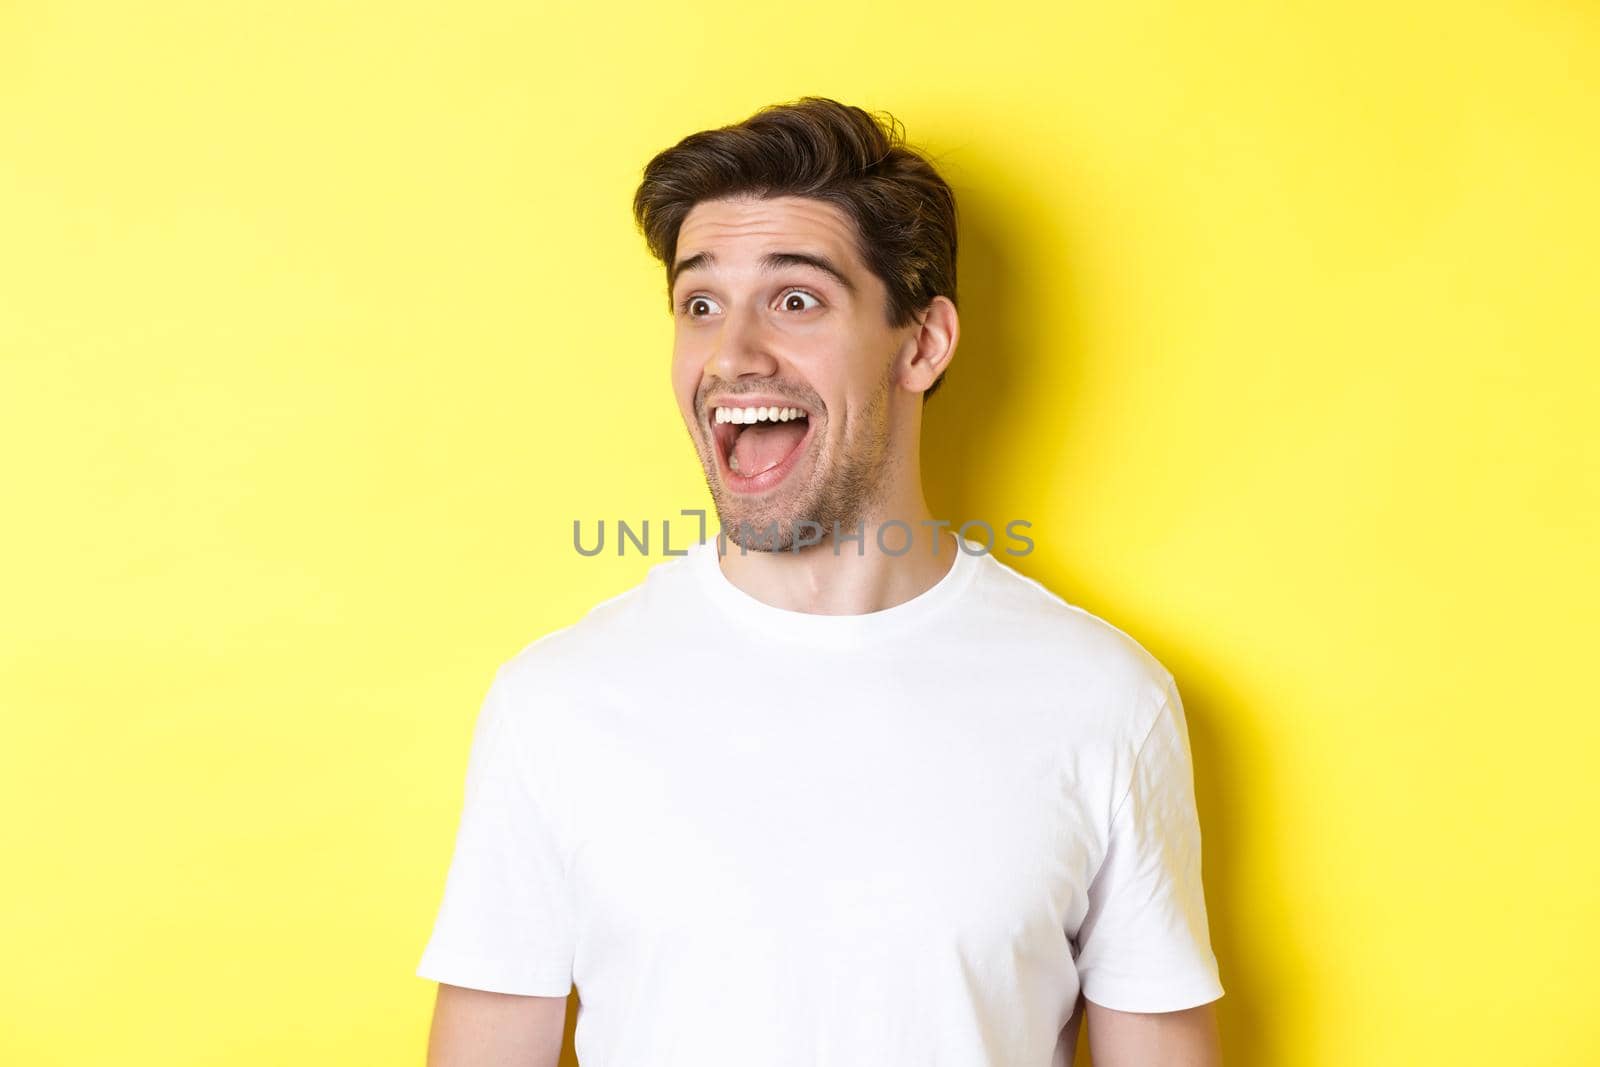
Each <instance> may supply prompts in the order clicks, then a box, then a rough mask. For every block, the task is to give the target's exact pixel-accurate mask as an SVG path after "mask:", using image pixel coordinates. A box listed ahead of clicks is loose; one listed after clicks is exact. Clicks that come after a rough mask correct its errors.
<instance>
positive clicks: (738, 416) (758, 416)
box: [715, 408, 805, 422]
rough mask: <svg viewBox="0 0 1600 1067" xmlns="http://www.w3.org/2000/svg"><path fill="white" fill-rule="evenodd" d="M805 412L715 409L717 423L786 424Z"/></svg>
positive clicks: (798, 410)
mask: <svg viewBox="0 0 1600 1067" xmlns="http://www.w3.org/2000/svg"><path fill="white" fill-rule="evenodd" d="M804 414H805V412H804V411H802V410H800V409H799V408H717V416H716V420H715V421H717V422H788V421H789V420H790V419H798V418H800V417H801V416H802V415H804Z"/></svg>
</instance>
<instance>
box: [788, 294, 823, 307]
mask: <svg viewBox="0 0 1600 1067" xmlns="http://www.w3.org/2000/svg"><path fill="white" fill-rule="evenodd" d="M807 300H810V301H811V303H810V304H807V303H806V302H805V301H807ZM821 305H822V301H820V300H818V299H817V298H816V297H814V296H812V295H811V294H810V293H808V292H806V291H805V290H803V289H791V290H789V291H788V292H787V293H784V294H783V310H785V311H809V310H811V309H812V308H814V307H820V306H821Z"/></svg>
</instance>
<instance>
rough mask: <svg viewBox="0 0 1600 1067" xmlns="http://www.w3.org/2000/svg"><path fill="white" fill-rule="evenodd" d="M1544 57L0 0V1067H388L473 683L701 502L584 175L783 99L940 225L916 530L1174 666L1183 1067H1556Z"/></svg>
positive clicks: (1571, 600) (705, 19)
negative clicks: (1184, 949)
mask: <svg viewBox="0 0 1600 1067" xmlns="http://www.w3.org/2000/svg"><path fill="white" fill-rule="evenodd" d="M1597 23H1600V16H1597V14H1596V9H1595V7H1594V6H1593V5H1592V4H1580V3H1576V2H1570V3H1559V2H1553V0H1552V2H1524V3H1501V4H1490V3H1467V4H1461V3H1451V4H1447V3H1439V2H1434V3H1419V4H1411V5H1395V4H1392V3H1375V2H1364V3H1356V4H1339V5H1331V4H1330V5H1318V7H1317V8H1315V9H1314V8H1313V7H1312V6H1311V5H1272V4H1243V3H1218V2H1213V3H1188V4H1146V3H1116V4H1106V3H1097V4H1081V5H1072V6H1070V7H1065V8H1063V7H1061V6H1058V5H1053V4H1038V5H1030V6H1027V7H1022V8H1017V9H1012V10H1007V11H987V12H986V11H985V9H984V8H983V7H982V6H981V5H978V4H975V3H965V4H946V3H927V2H920V0H919V2H917V3H910V2H904V3H896V4H888V5H876V6H875V5H863V4H860V3H848V4H784V5H770V6H761V5H757V6H749V5H744V4H740V5H733V4H726V3H719V4H714V5H710V6H706V5H684V6H673V5H648V6H646V5H641V6H637V7H631V8H627V7H623V8H619V7H617V6H616V5H610V6H597V7H582V6H578V5H570V6H554V5H550V6H533V5H525V4H512V3H461V4H455V5H443V4H397V3H394V2H384V3H377V2H370V0H369V2H355V3H338V4H332V3H325V2H317V3H304V2H297V3H271V4H269V3H250V4H243V3H216V2H195V3H170V2H168V3H156V4H81V3H65V2H56V3H40V2H31V3H30V2H22V3H10V4H7V5H5V6H4V7H3V8H0V473H3V491H4V504H5V513H4V522H3V525H0V597H3V602H4V605H5V607H4V611H3V612H0V704H3V708H4V724H3V725H4V735H3V736H4V741H3V743H0V804H3V805H4V811H5V815H4V819H3V823H0V825H3V831H0V832H3V838H0V849H3V851H0V855H3V857H4V863H5V867H6V871H7V873H6V875H5V876H4V879H3V889H0V947H3V956H4V960H5V966H4V968H3V970H0V1005H3V1006H0V1015H3V1016H4V1022H3V1024H0V1061H4V1062H6V1063H15V1064H30V1065H33V1064H72V1065H80V1064H81V1065H90V1064H96V1065H98V1064H109V1063H119V1064H130V1065H144V1064H150V1065H157V1064H159V1065H164V1067H186V1065H202V1064H206V1065H210V1064H230V1065H235V1064H237V1065H258V1064H260V1065H266V1064H274V1065H277V1064H302V1065H312V1064H328V1065H334V1064H339V1065H347V1064H399V1063H420V1062H421V1056H422V1046H423V1042H424V1039H425V1033H426V1028H427V1022H428V1013H429V1010H430V1007H431V1001H432V995H433V988H434V987H433V985H432V984H431V983H428V982H425V981H423V980H421V979H418V978H415V977H413V974H412V971H413V968H414V967H415V966H416V963H417V959H418V957H419V955H420V952H421V949H422V946H423V943H424V941H425V939H426V936H427V933H428V931H429V928H430V926H431V922H432V919H433V915H434V910H435V908H436V907H437V905H438V901H439V894H440V892H441V890H442V886H443V878H444V872H445V864H446V862H447V859H448V856H449V849H450V846H451V842H452V840H453V834H454V828H455V819H456V816H457V811H458V806H459V803H460V787H461V776H462V774H463V773H464V769H465V757H466V751H467V743H468V740H469V731H470V728H471V724H472V720H473V717H474V716H475V714H476V712H477V708H478V703H479V701H480V699H481V697H482V695H483V692H484V690H485V689H486V687H487V684H488V681H489V679H490V676H491V674H492V671H493V669H494V667H495V666H496V665H497V664H498V663H500V662H501V661H502V660H504V659H505V658H506V657H508V656H510V655H511V654H513V653H514V652H515V651H516V650H517V649H518V648H520V647H521V646H522V645H524V644H525V643H527V642H528V641H530V640H532V639H533V638H534V637H536V636H538V635H540V634H542V633H544V632H546V631H548V630H550V629H552V628H555V627H557V626H560V625H565V624H566V623H568V622H571V621H573V620H574V619H575V618H577V617H578V616H579V615H580V614H581V613H582V612H583V611H584V610H586V609H587V608H588V607H589V606H591V605H593V604H594V603H595V602H597V601H598V600H599V599H601V598H604V597H607V596H610V595H612V594H614V593H616V592H619V591H621V590H622V589H624V588H627V587H628V586H629V585H632V584H633V583H635V582H637V581H638V580H640V579H641V578H642V577H643V574H644V572H645V570H646V569H647V568H648V567H649V566H651V565H653V564H654V563H657V562H660V558H661V557H660V556H659V550H658V555H657V556H656V557H655V558H646V557H643V556H640V555H637V554H630V555H629V556H627V557H625V558H622V559H618V558H616V557H614V556H613V557H607V558H600V559H593V560H590V559H582V558H580V557H578V556H577V555H576V553H575V552H574V551H573V550H572V548H571V523H572V520H573V519H574V518H582V519H584V520H585V521H586V522H588V523H592V522H595V521H598V520H599V519H600V518H606V519H608V520H610V521H614V520H615V519H617V518H619V517H620V518H630V519H633V520H636V521H637V520H642V519H644V518H647V517H654V518H656V519H659V518H660V517H662V516H670V515H673V514H675V513H676V512H677V510H678V509H679V508H683V507H697V506H705V505H706V504H707V503H708V500H709V498H708V496H707V494H706V492H705V488H704V484H703V481H702V478H701V473H700V469H699V466H698V464H697V462H696V460H695V457H694V454H693V452H692V450H691V449H690V447H689V442H688V438H687V436H686V435H685V433H684V430H683V428H682V426H681V424H680V422H679V421H678V416H677V413H676V410H675V408H674V406H673V403H672V399H671V395H670V391H669V387H668V380H667V366H668V355H669V346H670V320H669V318H668V316H667V313H666V311H665V306H664V297H663V296H662V282H661V274H660V271H659V268H658V266H657V265H656V264H655V263H654V262H653V261H651V260H650V259H649V258H648V256H647V254H646V252H645V249H644V246H643V242H642V241H641V240H640V238H639V237H638V235H637V234H636V233H635V231H634V230H633V228H632V220H631V218H630V216H629V211H628V202H629V198H630V196H631V195H632V193H633V189H634V186H635V183H636V181H637V178H638V173H639V169H640V167H641V166H642V165H643V163H644V162H645V160H646V159H648V158H649V156H650V155H651V154H652V153H654V152H655V151H656V150H658V149H660V148H663V147H665V146H667V145H668V144H670V143H672V142H673V141H675V140H677V139H678V138H679V137H680V136H682V135H684V134H686V133H688V132H690V131H693V130H696V129H700V128H704V127H706V126H711V125H719V124H722V123H726V122H732V121H736V120H738V119H740V118H743V117H744V116H745V115H747V114H748V113H749V112H751V111H752V110H754V109H755V108H756V107H758V106H760V105H762V104H765V103H770V102H776V101H781V100H786V99H792V98H794V97H796V96H800V95H803V94H807V93H817V94H822V95H829V96H834V97H837V98H839V99H843V100H846V101H848V102H851V103H858V104H861V105H863V106H867V107H870V108H885V109H888V110H891V111H893V112H894V113H895V114H896V115H897V116H898V117H899V118H901V119H902V120H903V121H904V122H905V123H906V125H907V128H908V130H909V133H910V135H911V137H912V139H913V140H914V141H916V142H917V143H919V144H921V145H923V146H924V147H926V148H927V149H928V150H929V151H930V152H931V153H932V154H933V155H934V156H935V157H936V158H937V160H938V162H939V163H940V165H941V166H942V167H943V168H944V170H945V173H946V174H947V176H948V178H949V180H950V181H951V183H952V184H953V185H954V186H955V187H956V190H957V194H958V197H959V199H960V204H961V208H962V210H963V218H962V229H961V241H962V255H961V264H960V270H961V286H962V288H961V293H960V295H961V308H962V312H963V327H964V328H963V337H962V342H961V345H960V350H959V353H958V355H957V359H956V362H955V364H954V366H953V369H952V370H951V372H950V375H949V378H948V379H947V381H946V383H945V386H944V388H943V391H942V392H941V394H940V395H938V396H936V397H935V398H934V400H933V401H932V402H931V404H930V407H929V420H930V421H929V426H928V429H927V433H928V436H929V439H930V441H931V445H930V448H929V453H930V454H929V470H928V483H929V493H930V497H931V500H932V503H933V504H934V506H935V510H936V511H937V512H938V513H939V514H941V515H944V516H947V517H952V518H956V519H958V520H960V519H970V518H984V519H988V520H990V521H991V522H994V523H995V524H997V525H999V524H1001V523H1003V522H1004V521H1006V520H1007V519H1010V518H1015V517H1022V518H1026V519H1028V520H1031V521H1032V522H1033V523H1034V531H1033V532H1034V536H1035V539H1036V542H1037V546H1038V547H1037V550H1036V551H1035V552H1034V554H1033V555H1032V556H1030V557H1027V558H1024V559H1022V560H1020V561H1018V564H1017V565H1018V567H1019V569H1021V570H1023V571H1024V572H1025V573H1027V574H1030V575H1032V576H1034V577H1037V578H1039V579H1040V580H1042V581H1044V582H1045V583H1046V584H1048V585H1050V586H1051V587H1052V588H1053V589H1055V590H1056V591H1058V592H1060V593H1061V594H1062V595H1063V596H1065V597H1067V598H1068V599H1069V600H1072V601H1073V602H1075V603H1078V604H1080V605H1082V606H1084V607H1086V608H1088V609H1090V610H1092V611H1095V612H1096V613H1099V614H1102V615H1103V616H1104V617H1106V618H1107V619H1108V620H1110V621H1112V622H1114V623H1116V624H1117V625H1119V626H1120V627H1122V628H1124V629H1126V630H1128V631H1129V632H1130V633H1132V634H1134V635H1135V636H1136V637H1137V638H1138V639H1139V640H1140V641H1141V642H1142V643H1144V644H1145V645H1146V647H1148V648H1150V649H1151V651H1153V652H1154V653H1155V654H1156V655H1157V656H1158V657H1160V658H1161V659H1162V660H1163V662H1164V663H1166V664H1167V666H1168V667H1169V668H1170V669H1172V671H1173V672H1174V673H1175V675H1176V676H1177V678H1178V681H1179V685H1180V689H1181V691H1182V692H1183V694H1184V696H1185V699H1186V703H1187V706H1188V709H1189V716H1190V728H1191V731H1192V737H1193V742H1194V750H1195V756H1196V760H1197V766H1198V772H1197V776H1198V793H1199V802H1200V807H1201V818H1202V823H1203V826H1204V832H1205V848H1206V854H1205V868H1206V884H1207V892H1208V900H1209V903H1210V907H1211V911H1212V924H1213V936H1214V940H1215V944H1216V948H1217V952H1218V955H1219V958H1220V961H1221V966H1222V976H1223V982H1224V984H1225V985H1226V987H1227V990H1228V993H1227V996H1226V997H1225V998H1224V999H1223V1001H1222V1002H1221V1004H1220V1011H1221V1020H1222V1026H1223V1029H1224V1032H1225V1045H1226V1049H1227V1060H1228V1062H1229V1063H1230V1064H1236V1065H1247V1064H1248V1065H1263V1067H1264V1065H1269V1064H1296V1065H1298V1064H1304V1065H1316V1067H1320V1065H1329V1067H1335V1065H1337V1067H1349V1065H1352V1064H1396V1065H1414V1064H1420V1063H1452V1064H1454V1063H1484V1064H1490V1063H1496V1064H1498V1063H1505V1064H1518V1065H1521V1064H1572V1065H1578V1064H1590V1063H1595V1062H1600V1059H1597V1058H1600V1022H1597V1013H1596V1010H1595V1007H1594V999H1595V996H1596V993H1597V988H1596V986H1597V982H1596V980H1595V978H1594V974H1595V966H1596V958H1597V954H1600V934H1597V920H1596V917H1595V901H1596V898H1597V891H1596V885H1597V884H1600V860H1597V858H1596V857H1597V851H1596V839H1597V836H1600V835H1597V833H1596V829H1595V825H1594V815H1595V814H1596V808H1597V796H1596V789H1595V785H1594V776H1595V766H1596V758H1597V755H1600V752H1597V748H1600V746H1597V741H1600V726H1597V718H1596V713H1597V708H1596V700H1595V687H1594V681H1593V675H1592V670H1593V660H1592V659H1591V658H1590V657H1591V655H1592V653H1593V651H1594V647H1595V643H1596V637H1597V627H1596V625H1595V623H1596V617H1595V616H1596V609H1595V605H1596V598H1597V595H1600V581H1597V577H1600V576H1597V563H1596V551H1595V543H1596V540H1597V522H1596V517H1597V512H1600V447H1597V444H1596V435H1595V430H1594V428H1593V420H1594V414H1595V410H1596V405H1597V402H1600V388H1597V386H1600V374H1597V371H1596V368H1595V362H1596V353H1597V351H1600V326H1597V321H1596V310H1597V309H1596V294H1597V292H1600V270H1597V260H1600V256H1597V252H1596V249H1597V245H1600V210H1597V207H1596V190H1597V189H1600V148H1597V144H1600V136H1597V135H1600V25H1597ZM590 528H591V529H592V527H590ZM570 1023H571V1016H570V1015H569V1026H570ZM570 1056H571V1053H570V1051H569V1053H568V1057H569V1060H570Z"/></svg>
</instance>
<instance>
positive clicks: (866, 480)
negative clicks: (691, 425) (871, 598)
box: [696, 368, 893, 552]
mask: <svg viewBox="0 0 1600 1067" xmlns="http://www.w3.org/2000/svg"><path fill="white" fill-rule="evenodd" d="M892 382H893V375H892V368H891V375H890V378H889V379H888V380H886V381H884V383H883V385H882V387H881V388H880V389H879V390H878V393H877V395H876V396H874V397H873V399H872V403H871V404H869V405H868V406H867V408H866V409H865V410H864V411H863V412H862V414H861V416H860V417H859V419H858V420H857V421H856V423H855V425H856V426H858V427H859V428H860V432H859V433H858V434H853V437H854V438H855V439H853V440H852V439H850V438H849V437H847V438H846V440H845V442H844V444H843V445H842V446H841V448H842V453H843V454H842V456H841V457H840V459H839V461H838V462H837V463H835V464H834V465H833V466H832V467H830V468H829V469H827V470H825V471H823V472H821V473H820V474H819V475H817V476H815V477H814V478H813V479H812V481H811V483H810V484H809V485H808V486H806V488H805V489H804V490H803V491H801V492H800V494H799V496H798V498H796V499H792V500H791V499H788V498H786V497H782V498H779V499H778V500H775V501H772V502H763V503H756V502H754V501H750V500H745V499H742V498H740V497H738V496H736V495H735V494H733V493H731V492H728V491H727V490H725V489H724V488H723V486H722V480H721V478H720V476H719V475H718V473H717V464H716V457H715V454H714V453H713V452H711V451H709V450H708V448H707V446H706V445H704V444H702V443H700V442H698V441H697V442H696V449H697V451H699V453H700V463H701V466H702V467H704V468H705V473H706V486H707V487H708V488H709V489H710V490H711V501H712V504H713V505H714V506H715V507H716V509H717V520H718V521H719V522H720V523H721V525H722V529H723V530H724V531H725V532H726V534H727V537H728V540H729V541H731V542H732V543H733V544H736V545H738V546H739V547H740V549H741V550H742V551H747V552H792V551H794V550H795V549H794V545H795V542H796V539H797V538H798V537H800V536H802V535H803V536H804V537H805V538H806V540H807V541H810V542H813V543H816V542H817V538H818V536H819V534H820V537H821V544H824V545H825V544H828V543H830V542H831V540H832V538H833V534H834V531H835V530H836V529H837V531H838V532H839V533H840V534H841V535H853V534H855V533H856V532H857V530H856V527H857V525H858V524H859V523H861V522H862V521H863V519H864V518H865V516H866V515H867V514H868V513H869V512H871V511H872V510H874V508H875V506H876V505H877V504H878V503H879V501H880V498H881V494H882V491H883V486H884V482H885V479H886V478H887V477H888V476H889V473H890V470H889V468H890V466H891V461H890V456H889V390H890V387H891V385H892ZM848 432H850V431H849V430H847V433H848ZM808 447H809V446H808ZM710 448H712V449H714V448H715V445H711V446H710ZM798 473H799V472H794V473H792V474H791V475H790V477H791V478H793V477H795V475H796V474H798ZM784 492H785V493H786V494H792V493H793V490H792V489H790V488H789V487H787V486H785V487H784ZM808 519H809V520H810V521H811V522H813V523H815V524H816V525H815V526H808V525H803V523H805V521H806V520H808ZM771 527H775V528H776V531H777V535H776V537H773V536H770V533H771V530H770V529H769V528H771ZM864 536H865V537H872V536H873V531H870V530H866V531H864ZM808 547H811V546H808ZM835 548H836V549H837V546H835Z"/></svg>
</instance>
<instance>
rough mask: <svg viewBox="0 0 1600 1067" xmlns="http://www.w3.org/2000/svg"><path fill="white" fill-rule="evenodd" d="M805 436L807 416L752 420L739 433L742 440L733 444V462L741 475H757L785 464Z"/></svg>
mask: <svg viewBox="0 0 1600 1067" xmlns="http://www.w3.org/2000/svg"><path fill="white" fill-rule="evenodd" d="M805 435H806V420H805V419H795V420H793V421H791V422H757V423H752V424H751V425H749V426H746V427H745V428H744V429H743V430H741V431H740V432H739V439H738V440H737V441H735V442H734V443H733V456H732V460H733V462H732V463H731V464H730V465H731V466H732V467H733V469H734V471H735V473H737V474H738V475H739V476H740V477H742V478H753V477H755V476H756V475H757V474H760V473H761V472H762V471H765V470H771V469H772V468H773V467H776V466H777V465H778V464H780V463H782V462H783V461H784V458H785V457H786V456H788V455H789V453H790V452H793V451H794V449H795V446H796V445H798V444H799V443H800V439H801V438H802V437H804V436H805Z"/></svg>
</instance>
